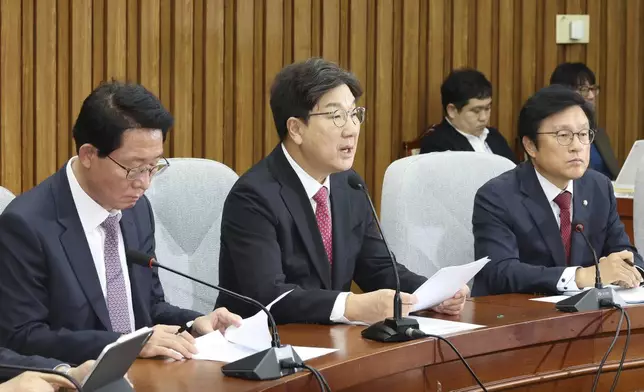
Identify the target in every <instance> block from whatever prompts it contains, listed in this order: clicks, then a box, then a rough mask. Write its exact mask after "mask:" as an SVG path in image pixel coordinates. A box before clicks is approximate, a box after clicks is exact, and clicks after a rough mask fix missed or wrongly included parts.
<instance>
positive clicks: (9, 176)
mask: <svg viewBox="0 0 644 392" xmlns="http://www.w3.org/2000/svg"><path fill="white" fill-rule="evenodd" d="M642 3H643V1H642V0H431V1H430V0H254V1H253V0H0V140H1V146H0V184H1V185H3V186H5V187H7V188H9V189H10V190H12V191H13V192H16V193H19V192H21V191H24V190H26V189H29V188H31V187H32V186H34V184H36V183H37V182H39V181H41V180H43V179H44V178H46V177H47V176H48V175H50V174H51V173H53V172H54V171H55V170H56V169H57V168H58V167H60V166H61V165H62V164H63V163H64V162H65V161H66V160H67V159H68V158H69V157H70V156H71V154H72V153H73V142H72V140H71V137H70V133H71V132H70V129H71V126H72V125H73V121H74V119H75V116H76V114H77V112H78V110H79V107H80V105H81V102H82V100H83V98H84V97H85V96H86V95H87V94H88V93H89V92H90V91H91V89H92V88H93V87H94V86H96V85H97V84H98V83H99V82H100V81H101V80H105V79H109V78H117V79H128V80H131V81H138V82H140V83H142V84H144V85H145V86H146V87H148V88H149V89H150V90H152V91H153V92H155V93H157V94H158V95H159V96H160V97H161V99H162V101H163V102H164V103H165V105H167V107H168V108H169V109H170V110H171V111H172V112H173V113H174V115H175V117H176V126H175V128H174V130H173V131H172V132H171V136H170V138H169V140H168V143H167V144H168V145H167V153H168V155H169V156H196V157H206V158H211V159H215V160H218V161H222V162H224V163H226V164H227V165H229V166H231V167H233V168H234V169H235V170H236V171H237V172H239V173H242V172H244V171H245V170H247V169H248V168H249V167H250V166H251V165H252V164H253V163H254V162H257V161H258V160H259V159H261V158H262V157H263V156H265V155H266V154H267V153H268V152H269V151H271V149H272V148H273V147H274V146H275V145H276V143H277V141H278V139H277V135H276V133H275V130H274V126H273V123H272V117H271V113H270V109H269V105H268V91H269V87H270V84H271V82H272V79H273V77H274V75H275V74H276V72H277V71H278V70H279V69H280V68H281V67H282V66H284V65H285V64H289V63H291V62H293V61H298V60H303V59H306V58H308V57H310V56H323V57H325V58H327V59H329V60H333V61H336V62H339V63H340V64H341V65H342V66H344V67H347V68H349V69H351V70H352V71H353V72H355V73H356V74H357V76H358V77H359V78H360V80H361V81H362V83H363V86H364V88H365V92H366V93H365V96H364V97H363V98H362V100H361V102H360V103H361V104H362V105H364V106H366V107H367V121H366V123H365V125H364V126H363V130H362V139H361V144H360V148H359V150H358V155H357V159H356V163H355V167H356V169H357V170H358V171H359V172H360V173H361V174H362V175H363V176H364V177H365V178H366V180H367V183H368V185H369V187H370V189H371V192H372V193H373V194H374V195H375V199H376V200H377V199H379V194H380V190H381V186H382V178H383V175H384V172H385V169H386V168H387V166H388V165H389V163H390V162H391V161H392V160H394V159H396V158H397V157H398V156H399V150H400V144H401V141H402V140H406V139H413V138H414V137H416V136H417V135H418V134H419V133H420V132H421V131H422V130H423V129H425V128H426V127H427V126H428V125H430V124H432V123H435V122H438V121H440V119H441V117H442V108H441V103H440V94H439V87H440V84H441V81H442V80H443V78H444V77H445V75H446V74H447V73H448V72H449V71H450V70H451V69H453V68H455V67H461V66H472V67H476V68H478V69H480V70H481V71H483V72H484V73H485V74H486V75H487V76H488V77H489V78H490V79H491V81H492V83H493V85H494V109H493V113H492V121H491V122H492V124H493V125H495V126H497V127H498V128H499V129H500V130H501V131H502V132H503V134H504V135H505V136H506V137H507V138H508V140H510V141H511V143H512V144H513V145H514V144H515V135H516V129H515V128H516V126H515V124H516V118H517V114H518V111H519V109H520V106H521V103H522V102H523V101H524V100H525V99H526V98H527V97H528V96H529V95H530V94H532V93H533V92H534V91H535V89H537V88H539V87H542V86H544V85H545V84H546V83H547V81H548V79H549V75H550V73H551V71H552V69H553V68H554V67H555V66H556V65H557V63H559V62H562V61H585V62H587V63H588V64H589V66H590V67H591V68H592V69H593V70H594V71H595V72H596V73H597V76H598V79H599V83H600V85H601V86H602V92H601V95H600V98H599V107H598V113H599V118H600V124H601V125H602V126H604V127H605V128H606V129H607V131H608V133H609V134H610V136H611V139H612V141H613V146H614V149H615V151H616V152H617V154H618V156H619V157H620V159H622V160H623V159H624V158H625V156H626V154H627V153H628V149H629V148H630V145H631V143H632V142H633V141H634V140H636V139H638V138H640V137H642V136H644V135H643V130H642V128H643V125H644V117H643V114H642V112H643V111H642V110H641V106H642V103H643V102H644V96H643V94H644V88H643V86H642V83H643V82H644V75H643V74H642V73H643V72H644V67H642V66H641V64H642V55H643V54H644V49H643V48H642V45H643V43H644V42H643V39H642V38H641V37H642V35H643V33H644V23H642V17H643V16H644V5H643V4H642ZM558 13H587V14H589V15H590V21H591V22H590V23H591V28H590V43H589V44H588V45H570V46H558V45H556V44H555V15H556V14H558Z"/></svg>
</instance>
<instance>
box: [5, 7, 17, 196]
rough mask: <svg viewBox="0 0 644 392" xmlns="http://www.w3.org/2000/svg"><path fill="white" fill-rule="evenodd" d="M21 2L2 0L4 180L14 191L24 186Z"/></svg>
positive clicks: (6, 185)
mask: <svg viewBox="0 0 644 392" xmlns="http://www.w3.org/2000/svg"><path fill="white" fill-rule="evenodd" d="M19 15H20V3H19V2H16V1H11V0H2V1H1V2H0V86H2V89H1V90H0V165H1V166H0V169H1V170H0V181H2V185H3V186H4V187H5V188H8V189H9V190H10V191H11V192H13V193H20V191H21V190H22V189H21V187H22V178H21V175H20V164H21V160H22V156H21V147H20V144H21V140H20V133H19V132H15V131H14V130H16V129H20V121H21V119H20V111H19V110H15V105H16V102H20V99H21V86H20V77H19V75H20V61H19V60H18V59H20V51H21V45H20V40H17V39H16V37H18V36H20V30H21V27H22V26H21V25H20V22H21V18H19V17H18V18H17V17H16V16H19Z"/></svg>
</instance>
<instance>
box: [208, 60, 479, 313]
mask: <svg viewBox="0 0 644 392" xmlns="http://www.w3.org/2000/svg"><path fill="white" fill-rule="evenodd" d="M361 95H362V89H361V87H360V84H359V82H358V80H357V79H356V77H355V76H354V75H353V74H352V73H350V72H348V71H346V70H344V69H341V68H340V67H338V66H337V65H336V64H334V63H331V62H328V61H325V60H323V59H320V58H311V59H309V60H306V61H304V62H300V63H295V64H291V65H289V66H287V67H285V68H284V69H282V70H281V71H280V72H279V73H278V74H277V76H276V77H275V80H274V82H273V85H272V88H271V96H270V104H271V110H272V112H273V119H274V121H275V126H276V128H277V132H278V134H279V137H280V140H281V142H280V143H279V144H278V145H277V146H276V147H275V149H274V150H273V152H271V153H270V154H269V155H268V156H267V157H266V158H264V159H263V160H262V161H260V162H259V163H257V164H256V165H255V166H254V167H252V168H251V169H250V170H249V171H248V172H246V173H245V174H244V175H242V176H241V177H240V178H239V180H238V181H237V182H236V184H235V185H234V186H233V188H232V189H231V191H230V193H229V195H228V197H227V199H226V202H225V204H224V211H223V215H222V223H221V252H220V257H219V284H220V285H222V286H223V287H225V288H227V289H230V290H233V291H236V292H238V293H241V294H244V295H247V296H249V297H252V298H255V299H256V300H258V301H260V302H262V303H263V304H268V303H269V302H271V301H273V300H274V299H275V298H277V297H278V296H279V295H280V294H282V293H284V292H286V291H289V290H293V291H292V292H291V293H290V294H288V295H287V296H286V297H284V298H283V299H282V300H280V301H279V302H278V303H276V304H275V305H273V307H272V308H271V313H272V314H273V316H274V317H275V321H276V322H277V323H281V324H285V323H333V322H335V323H350V322H366V323H373V322H375V321H380V320H382V319H383V318H385V317H391V316H392V315H393V294H394V291H393V290H392V289H393V288H395V280H394V274H393V271H392V264H391V261H390V259H389V255H388V253H387V251H386V249H385V246H384V243H383V241H382V239H381V238H380V235H379V234H378V231H377V229H376V225H375V221H374V220H373V219H372V215H371V210H370V207H369V204H368V201H367V199H366V198H365V195H364V194H363V193H362V192H360V191H357V190H354V189H352V188H351V187H350V186H349V184H348V183H347V179H348V178H349V176H351V175H357V174H355V172H354V171H353V170H352V169H351V166H352V165H353V160H354V157H355V154H356V149H357V148H358V138H359V136H360V125H361V124H362V122H363V121H364V120H365V108H363V107H359V106H357V101H358V99H359V98H360V96H361ZM398 269H399V271H400V287H401V290H402V291H403V292H405V293H404V294H402V302H403V303H404V305H403V311H404V313H405V314H407V313H409V311H410V308H411V305H412V304H413V303H414V302H415V301H416V299H415V297H414V296H413V295H411V294H409V293H412V292H414V291H415V290H416V289H417V288H418V287H419V286H420V285H421V284H422V283H423V282H425V280H426V278H425V277H422V276H419V275H416V274H414V273H412V272H410V271H409V270H407V269H406V268H405V267H403V266H402V265H400V264H399V266H398ZM352 280H354V281H355V282H356V283H357V284H358V286H360V288H361V289H362V290H363V291H364V292H365V293H364V294H351V293H350V292H349V290H350V287H351V281H352ZM468 294H469V290H468V289H467V286H466V287H464V288H463V289H461V290H460V291H459V292H458V293H456V294H455V296H454V298H452V299H449V300H447V301H445V302H444V303H443V304H441V305H439V306H437V307H436V308H435V310H436V311H439V312H444V313H447V314H458V313H459V312H460V311H461V309H462V308H463V304H464V302H465V298H466V296H467V295H468ZM216 306H226V307H227V308H228V309H231V310H232V311H234V312H236V313H239V314H240V315H242V316H243V317H246V316H250V315H252V314H254V313H256V312H257V309H256V308H254V307H252V306H246V304H244V303H242V302H240V301H235V300H233V299H231V298H228V297H227V296H223V295H220V296H219V297H218V299H217V304H216Z"/></svg>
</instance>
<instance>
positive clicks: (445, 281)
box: [412, 257, 490, 312]
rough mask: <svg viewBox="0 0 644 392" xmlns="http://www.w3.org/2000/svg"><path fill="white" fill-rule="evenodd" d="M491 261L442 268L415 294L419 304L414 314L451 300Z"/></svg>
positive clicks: (415, 306)
mask: <svg viewBox="0 0 644 392" xmlns="http://www.w3.org/2000/svg"><path fill="white" fill-rule="evenodd" d="M489 261H490V259H489V258H487V257H485V258H482V259H480V260H477V261H474V262H471V263H469V264H464V265H454V266H450V267H445V268H441V269H440V270H439V271H438V272H436V273H435V274H434V275H432V277H431V278H429V279H427V281H426V282H425V283H423V284H422V285H421V286H420V287H419V288H418V289H417V290H416V291H415V292H414V294H415V295H416V298H418V302H417V303H416V305H414V306H413V308H412V312H416V311H419V310H423V309H429V308H432V307H434V306H436V305H439V304H440V303H441V302H443V301H445V300H447V299H450V298H452V297H453V296H454V294H455V293H456V292H457V291H458V290H460V289H461V288H462V287H463V286H465V285H466V284H467V282H469V281H470V280H472V278H474V276H475V275H476V274H477V273H478V272H479V271H480V270H481V269H482V268H483V267H485V264H487V263H488V262H489Z"/></svg>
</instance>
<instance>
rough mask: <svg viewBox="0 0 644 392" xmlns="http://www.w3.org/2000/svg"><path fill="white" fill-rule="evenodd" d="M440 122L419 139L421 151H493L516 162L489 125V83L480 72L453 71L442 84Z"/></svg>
mask: <svg viewBox="0 0 644 392" xmlns="http://www.w3.org/2000/svg"><path fill="white" fill-rule="evenodd" d="M441 100H442V102H443V112H444V114H445V117H444V118H443V121H442V122H441V123H440V124H438V125H436V126H434V127H433V129H434V130H433V132H431V133H428V134H427V135H425V136H424V137H423V138H422V139H421V144H420V153H421V154H424V153H428V152H438V151H475V152H482V153H486V154H496V155H500V156H502V157H505V158H507V159H509V160H511V161H512V162H514V163H517V158H516V155H515V154H514V152H513V151H512V148H511V147H510V145H509V144H508V142H507V140H505V138H504V137H503V135H502V134H501V133H500V132H499V131H498V130H496V128H492V127H488V125H489V122H490V112H491V111H492V83H490V81H489V80H487V78H486V77H485V75H483V74H482V73H481V72H479V71H477V70H475V69H470V68H463V69H457V70H454V71H452V72H451V73H450V74H449V75H448V76H447V78H445V81H443V84H442V85H441Z"/></svg>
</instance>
